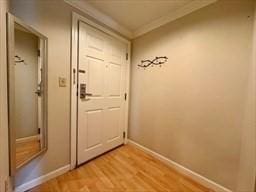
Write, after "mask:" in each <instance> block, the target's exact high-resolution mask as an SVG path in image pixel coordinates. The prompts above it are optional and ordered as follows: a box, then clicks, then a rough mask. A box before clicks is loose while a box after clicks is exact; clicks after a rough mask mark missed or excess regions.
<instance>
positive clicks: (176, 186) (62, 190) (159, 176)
mask: <svg viewBox="0 0 256 192" xmlns="http://www.w3.org/2000/svg"><path fill="white" fill-rule="evenodd" d="M98 191H99V192H120V191H125V192H154V191H159V192H212V190H210V189H207V188H205V187H203V186H201V185H200V184H198V183H196V182H194V181H192V180H191V179H189V178H187V177H185V176H183V175H181V174H180V173H178V172H176V171H175V170H173V169H171V168H170V167H168V166H167V165H165V164H164V163H162V162H160V161H159V160H157V159H155V158H154V157H152V156H150V155H148V154H146V153H145V152H143V151H141V150H139V149H137V148H135V147H133V146H131V145H125V146H121V147H119V148H117V149H115V150H113V151H110V152H109V153H106V154H104V155H102V156H100V157H98V158H96V159H94V160H92V161H89V162H88V163H86V164H84V165H82V166H80V167H79V168H77V169H75V170H73V171H70V172H68V173H66V174H64V175H61V176H59V177H57V178H55V179H52V180H50V181H48V182H46V183H44V184H42V185H40V186H37V187H35V188H33V189H31V190H30V192H98Z"/></svg>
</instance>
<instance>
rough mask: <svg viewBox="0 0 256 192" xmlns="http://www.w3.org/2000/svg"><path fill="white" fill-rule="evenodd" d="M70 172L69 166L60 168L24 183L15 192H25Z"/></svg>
mask: <svg viewBox="0 0 256 192" xmlns="http://www.w3.org/2000/svg"><path fill="white" fill-rule="evenodd" d="M69 170H70V165H65V166H64V167H61V168H59V169H56V170H54V171H52V172H50V173H47V174H46V175H43V176H41V177H38V178H36V179H33V180H32V181H29V182H27V183H24V184H22V185H20V186H18V187H16V188H15V192H24V191H27V190H29V189H31V188H33V187H36V186H38V185H40V184H42V183H44V182H46V181H48V180H50V179H53V178H55V177H58V176H59V175H62V174H64V173H66V172H68V171H69Z"/></svg>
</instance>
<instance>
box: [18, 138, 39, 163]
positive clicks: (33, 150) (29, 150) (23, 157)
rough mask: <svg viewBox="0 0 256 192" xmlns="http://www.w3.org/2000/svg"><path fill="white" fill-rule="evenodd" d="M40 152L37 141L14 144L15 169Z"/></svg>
mask: <svg viewBox="0 0 256 192" xmlns="http://www.w3.org/2000/svg"><path fill="white" fill-rule="evenodd" d="M40 150H41V149H40V141H39V140H35V141H27V142H21V143H16V167H20V165H21V164H23V163H24V162H26V161H27V160H28V159H30V158H31V157H33V156H34V155H35V154H37V153H39V152H40Z"/></svg>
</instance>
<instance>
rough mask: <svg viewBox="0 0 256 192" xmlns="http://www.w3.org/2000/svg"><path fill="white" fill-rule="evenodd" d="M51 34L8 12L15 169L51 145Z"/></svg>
mask: <svg viewBox="0 0 256 192" xmlns="http://www.w3.org/2000/svg"><path fill="white" fill-rule="evenodd" d="M46 44H47V38H46V37H45V36H44V35H42V34H41V33H39V32H37V31H36V30H34V29H32V28H31V27H29V26H28V25H26V24H24V22H22V21H21V20H19V19H18V18H16V17H14V16H12V15H11V14H9V15H8V81H9V83H8V86H9V98H8V99H9V128H10V149H11V173H12V175H14V174H15V170H16V169H19V168H20V167H22V166H23V165H25V164H27V163H28V162H30V161H31V160H32V159H34V158H35V157H37V156H38V155H40V154H42V153H43V152H44V151H46V149H47V134H46V132H47V121H46V107H47V105H46V96H47V86H46V85H47V84H46V80H47V75H46V59H47V58H46V55H47V54H46V51H47V49H46Z"/></svg>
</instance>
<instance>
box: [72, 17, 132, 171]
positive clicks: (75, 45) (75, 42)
mask: <svg viewBox="0 0 256 192" xmlns="http://www.w3.org/2000/svg"><path fill="white" fill-rule="evenodd" d="M79 21H82V22H84V23H86V24H88V25H90V26H92V27H94V28H96V29H98V30H100V31H102V32H104V33H106V34H108V35H110V36H112V37H114V38H116V39H118V40H119V41H121V42H123V43H125V44H126V45H127V50H126V51H127V52H126V53H127V54H128V57H127V60H126V82H125V90H126V91H125V92H126V94H127V95H126V102H125V109H124V110H125V127H124V132H125V138H124V144H126V143H127V133H128V115H129V96H130V66H131V42H130V41H129V40H128V39H125V38H124V37H122V36H120V35H118V34H116V33H115V32H113V31H112V30H110V29H108V28H106V27H104V26H102V25H100V24H99V23H97V22H94V21H92V20H89V19H87V18H85V17H84V16H81V15H79V14H77V13H75V12H72V37H71V41H72V42H71V68H70V89H71V97H70V99H71V101H70V102H71V110H70V127H71V131H70V134H71V138H70V142H71V143H70V144H71V148H70V169H74V168H76V166H77V128H78V127H77V121H78V119H77V115H78V114H77V107H78V105H77V103H78V96H77V91H78V90H77V81H78V73H77V71H78V70H77V65H78V51H77V48H78V22H79Z"/></svg>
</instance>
